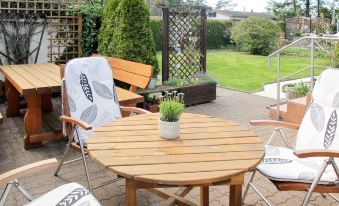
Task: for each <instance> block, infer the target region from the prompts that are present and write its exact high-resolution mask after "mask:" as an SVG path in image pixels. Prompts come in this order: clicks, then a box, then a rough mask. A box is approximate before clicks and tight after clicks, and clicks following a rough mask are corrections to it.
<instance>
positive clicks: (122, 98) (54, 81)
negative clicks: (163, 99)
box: [0, 63, 144, 105]
mask: <svg viewBox="0 0 339 206" xmlns="http://www.w3.org/2000/svg"><path fill="white" fill-rule="evenodd" d="M0 71H1V72H2V73H3V74H4V76H5V77H6V79H7V80H8V81H10V82H11V83H12V85H13V86H14V87H15V88H16V90H17V91H18V92H19V93H20V94H21V95H35V94H46V93H50V92H60V91H61V86H60V85H61V80H60V67H59V66H58V65H55V64H52V63H45V64H22V65H5V66H0ZM116 88H117V95H118V99H119V102H120V103H122V104H124V105H128V104H130V103H139V102H143V101H144V98H143V96H140V95H138V94H136V93H133V92H130V91H128V90H125V89H121V88H119V87H116Z"/></svg>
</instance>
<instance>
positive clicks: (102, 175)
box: [0, 88, 337, 205]
mask: <svg viewBox="0 0 339 206" xmlns="http://www.w3.org/2000/svg"><path fill="white" fill-rule="evenodd" d="M272 103H274V100H273V99H269V98H266V97H262V96H257V95H254V94H247V93H242V92H237V91H232V90H227V89H222V88H218V89H217V100H216V101H214V102H212V103H208V104H202V105H198V106H193V107H189V108H187V109H186V110H187V111H188V112H192V113H200V114H206V115H211V116H216V117H221V118H225V119H230V120H232V121H234V122H237V123H240V124H242V125H244V126H246V127H250V126H249V125H248V120H251V119H265V118H267V111H266V109H265V107H266V106H267V105H270V104H272ZM54 106H55V108H56V109H55V111H54V112H55V114H56V115H57V114H58V112H60V109H59V108H60V100H58V99H56V100H54ZM5 109H6V108H5V105H0V112H1V113H2V114H5ZM251 129H253V131H255V132H256V133H257V134H258V135H259V136H260V137H262V138H263V139H264V140H266V139H267V138H268V136H269V135H270V132H271V127H264V128H263V127H262V128H251ZM23 135H24V132H23V117H16V118H5V119H4V124H3V125H1V126H0V174H1V173H3V172H5V171H8V170H11V169H14V168H16V167H19V166H22V165H25V164H28V163H32V162H35V161H39V160H44V159H47V158H53V157H56V158H61V156H62V153H63V150H64V148H65V145H66V142H61V141H54V142H53V141H51V142H47V143H45V144H44V146H43V147H41V148H37V149H32V150H28V151H25V150H24V149H23ZM295 135H296V131H293V130H286V136H287V137H288V138H289V140H290V141H291V142H294V138H295ZM274 144H277V145H283V142H282V141H280V140H276V141H275V142H274ZM78 155H79V154H78V153H75V152H74V153H72V154H71V155H70V157H69V158H72V157H78ZM89 168H90V175H91V178H92V182H93V184H94V185H95V184H98V183H101V182H104V181H105V180H108V179H110V178H114V176H115V175H114V174H113V173H111V172H110V171H108V170H104V169H103V168H102V167H101V166H100V165H99V164H98V163H96V162H93V161H90V163H89ZM52 172H53V171H42V172H41V173H37V174H34V175H31V176H27V177H25V178H22V179H21V182H22V183H23V184H24V185H25V186H26V188H28V191H29V192H30V193H31V194H32V195H33V196H34V197H38V196H39V195H40V194H43V193H45V192H47V191H49V190H51V189H53V188H55V187H57V186H59V185H62V184H65V183H68V182H72V181H75V182H79V183H81V184H83V185H86V181H85V174H84V170H83V165H82V162H80V161H79V162H76V163H72V164H69V165H65V166H63V168H62V169H61V172H60V176H59V177H54V176H53V174H52ZM248 178H249V174H247V176H246V182H247V180H248ZM256 184H257V185H259V186H260V188H261V191H262V192H263V193H264V194H266V195H267V197H268V199H269V200H270V201H271V202H272V203H273V204H274V205H298V204H300V203H301V201H302V199H303V197H304V195H305V193H302V192H277V190H276V189H275V187H274V186H273V185H272V184H271V183H270V182H269V181H268V180H267V179H266V178H264V177H262V176H260V175H257V178H256ZM172 189H174V188H172ZM2 190H3V188H2V187H1V186H0V193H1V192H2ZM228 193H229V191H228V186H216V187H211V188H210V205H228ZM94 194H95V196H96V197H97V198H98V199H99V201H100V202H101V203H102V204H103V205H125V183H124V181H120V182H117V183H115V184H111V185H108V186H105V187H103V188H100V189H97V190H95V191H94ZM137 197H138V205H160V204H161V201H162V199H161V198H159V197H157V196H155V195H153V194H151V193H149V192H147V191H145V190H140V191H138V193H137ZM187 197H188V198H189V199H190V200H192V201H195V202H198V198H199V190H198V189H194V190H193V191H192V192H190V193H189V195H188V196H187ZM24 202H25V200H24V198H23V197H22V196H21V195H20V194H19V193H17V192H15V193H11V195H10V197H9V200H8V202H7V205H19V204H22V203H24ZM246 203H247V205H265V203H264V202H263V201H262V200H261V199H260V198H259V197H258V196H257V195H256V194H255V193H254V192H253V191H252V190H250V192H249V195H248V197H247V199H246ZM336 204H337V203H335V202H334V201H333V200H332V199H331V198H329V197H327V198H323V197H322V196H321V195H319V194H314V195H313V197H312V201H311V202H310V205H336Z"/></svg>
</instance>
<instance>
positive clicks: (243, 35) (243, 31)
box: [231, 17, 280, 55]
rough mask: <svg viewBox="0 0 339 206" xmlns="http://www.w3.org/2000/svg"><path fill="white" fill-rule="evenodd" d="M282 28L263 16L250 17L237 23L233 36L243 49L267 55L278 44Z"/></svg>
mask: <svg viewBox="0 0 339 206" xmlns="http://www.w3.org/2000/svg"><path fill="white" fill-rule="evenodd" d="M279 34H280V28H279V27H278V25H277V23H276V22H274V21H272V20H270V19H267V18H263V17H250V18H247V19H243V20H241V21H239V22H237V23H236V24H235V26H234V27H233V29H232V32H231V38H232V39H233V40H234V41H235V43H236V44H237V45H238V46H239V47H240V49H241V50H243V51H249V52H251V53H252V54H261V55H267V54H269V53H270V52H272V51H273V50H274V49H276V48H277V46H278V39H279Z"/></svg>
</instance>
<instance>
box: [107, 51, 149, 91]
mask: <svg viewBox="0 0 339 206" xmlns="http://www.w3.org/2000/svg"><path fill="white" fill-rule="evenodd" d="M106 59H107V60H108V62H109V63H110V65H111V67H112V72H113V78H114V79H116V80H119V81H122V82H125V83H127V84H130V85H131V87H130V91H131V92H136V90H137V88H142V89H145V88H147V87H148V84H149V82H150V80H151V77H152V74H153V69H152V66H150V65H146V64H140V63H136V62H131V61H126V60H122V59H117V58H113V57H106Z"/></svg>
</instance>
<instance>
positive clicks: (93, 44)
mask: <svg viewBox="0 0 339 206" xmlns="http://www.w3.org/2000/svg"><path fill="white" fill-rule="evenodd" d="M79 13H80V14H81V15H82V33H81V41H80V44H81V48H82V53H83V56H91V55H92V54H94V53H97V49H98V35H99V29H100V25H101V16H102V6H101V4H95V5H92V4H84V5H83V6H81V7H80V10H79Z"/></svg>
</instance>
